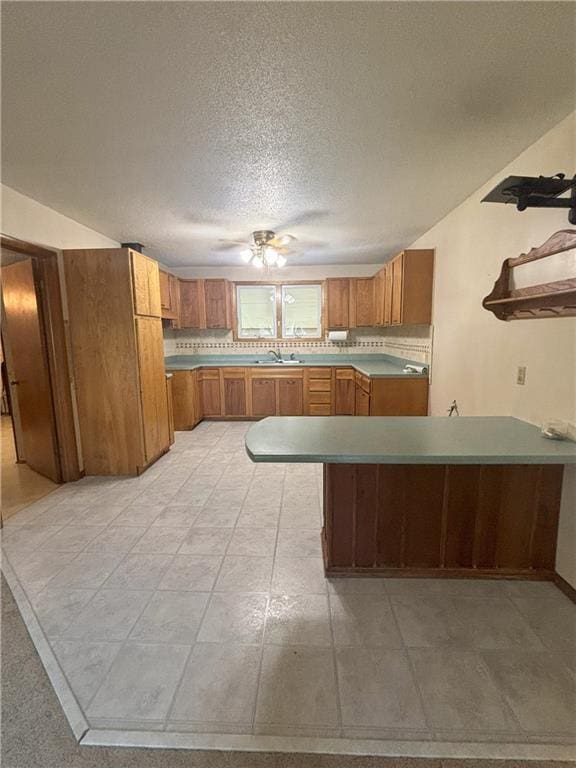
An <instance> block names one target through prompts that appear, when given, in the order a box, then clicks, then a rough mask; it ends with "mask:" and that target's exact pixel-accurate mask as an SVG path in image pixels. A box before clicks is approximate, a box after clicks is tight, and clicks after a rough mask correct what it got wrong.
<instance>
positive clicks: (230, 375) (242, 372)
mask: <svg viewBox="0 0 576 768" xmlns="http://www.w3.org/2000/svg"><path fill="white" fill-rule="evenodd" d="M220 370H221V371H222V376H223V377H224V378H225V379H243V378H244V377H245V376H246V368H221V369H220Z"/></svg>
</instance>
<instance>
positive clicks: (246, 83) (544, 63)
mask: <svg viewBox="0 0 576 768" xmlns="http://www.w3.org/2000/svg"><path fill="white" fill-rule="evenodd" d="M575 12H576V6H574V5H573V4H571V3H549V2H545V3H538V2H532V3H506V2H498V3H489V2H481V3H469V2H462V3H459V2H449V3H440V2H423V3H418V2H392V3H356V2H354V3H344V2H342V3H327V2H323V3H315V2H310V3H250V2H246V3H244V2H239V3H227V2H221V3H195V2H187V3H179V2H167V3H163V2H156V3H139V2H126V3H124V2H114V3H92V2H76V3H72V2H70V3H66V2H63V3H52V2H41V3H30V2H13V3H11V2H5V3H3V7H2V17H3V28H2V37H3V181H4V183H5V184H7V185H8V186H11V187H13V188H14V189H16V190H18V191H20V192H22V193H24V194H26V195H29V196H31V197H33V198H35V199H36V200H39V201H40V202H43V203H45V204H47V205H49V206H51V207H52V208H55V209H56V210H58V211H60V212H62V213H64V214H66V215H68V216H70V217H72V218H73V219H76V220H77V221H79V222H81V223H83V224H86V225H88V226H90V227H92V228H94V229H96V230H98V231H100V232H103V233H104V234H106V235H108V236H110V237H112V238H114V239H117V240H120V241H126V240H139V241H141V242H143V243H145V244H146V246H147V252H148V253H150V254H151V255H154V256H156V257H158V258H161V259H162V260H163V261H164V262H165V263H166V264H169V265H174V266H183V265H192V264H202V265H208V264H209V265H218V264H237V263H238V256H237V251H235V250H230V251H222V250H219V249H218V246H219V241H220V239H221V238H228V237H229V238H239V239H245V238H247V237H248V235H249V233H250V232H251V231H252V230H254V229H258V228H267V227H270V228H273V229H276V230H285V231H289V232H291V233H293V234H294V235H297V236H298V238H299V245H298V247H297V249H296V252H295V254H294V257H293V259H292V260H291V263H293V264H323V263H326V264H328V263H354V262H365V263H376V262H378V261H382V260H383V259H384V258H385V257H387V256H389V255H390V254H391V253H393V252H394V251H395V250H396V249H398V248H400V247H402V246H405V245H407V244H410V243H411V242H412V241H414V240H415V239H416V238H417V237H418V236H419V235H420V234H421V233H423V232H424V231H426V229H428V228H429V227H430V226H431V225H432V224H434V223H435V222H436V221H437V220H438V219H440V218H441V217H442V216H444V215H445V214H446V213H448V212H449V211H450V210H451V209H452V208H454V207H455V206H456V205H457V204H458V203H459V202H461V201H462V200H463V199H464V198H465V197H467V196H468V195H469V194H470V193H472V192H473V191H474V190H475V189H476V188H478V187H479V186H480V185H481V184H482V183H483V182H484V181H486V180H487V179H488V178H490V176H491V175H493V174H494V173H496V172H497V171H498V170H499V169H500V168H502V167H503V166H504V165H505V164H506V163H507V162H509V161H510V160H511V159H512V158H513V157H514V156H515V155H516V154H518V153H519V152H520V151H521V150H522V149H524V148H525V147H526V146H528V145H529V144H530V143H532V142H533V141H534V140H535V139H537V138H538V137H539V136H541V135H542V134H543V133H544V132H545V131H546V130H548V129H549V128H551V127H552V126H553V125H554V124H555V123H557V122H558V121H559V120H561V119H562V118H563V117H564V116H565V115H566V114H568V113H569V112H570V111H571V110H572V109H573V108H574V101H575V92H574V70H575V67H574V52H575V37H574V31H575V27H574V18H575V16H574V14H575ZM567 160H568V158H567ZM546 170H547V171H549V170H552V171H556V170H558V171H562V170H564V171H566V172H574V170H575V169H572V168H568V167H566V168H558V169H546Z"/></svg>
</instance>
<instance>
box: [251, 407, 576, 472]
mask: <svg viewBox="0 0 576 768" xmlns="http://www.w3.org/2000/svg"><path fill="white" fill-rule="evenodd" d="M246 451H247V453H248V455H249V456H250V458H251V459H252V461H257V462H260V461H270V462H288V463H303V462H318V463H343V464H576V443H574V442H570V441H565V440H549V439H547V438H545V437H542V436H541V434H540V429H539V428H538V427H535V426H534V425H533V424H528V423H527V422H525V421H521V420H520V419H514V418H512V417H510V416H471V417H464V416H454V417H452V418H448V417H447V416H437V417H434V416H368V417H367V416H315V417H313V418H310V417H306V416H281V417H278V416H271V417H269V418H267V419H263V420H262V421H260V422H258V423H256V424H254V425H253V426H252V427H250V429H249V430H248V433H247V434H246Z"/></svg>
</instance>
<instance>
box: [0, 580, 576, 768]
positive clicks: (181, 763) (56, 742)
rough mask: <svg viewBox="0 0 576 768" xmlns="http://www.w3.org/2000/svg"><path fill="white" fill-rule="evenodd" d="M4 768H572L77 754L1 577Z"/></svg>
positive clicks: (98, 750)
mask: <svg viewBox="0 0 576 768" xmlns="http://www.w3.org/2000/svg"><path fill="white" fill-rule="evenodd" d="M1 596H2V743H1V753H0V759H1V764H2V766H3V768H519V767H520V766H521V765H526V766H529V768H543V766H544V765H551V766H553V768H568V766H574V765H575V763H560V762H555V763H550V764H546V763H542V762H540V763H538V762H530V763H525V764H523V763H521V762H520V761H515V762H512V761H490V760H462V761H457V760H436V759H430V760H413V759H396V758H394V759H392V758H370V757H349V756H341V757H339V756H333V755H283V754H264V753H246V752H192V751H176V750H160V749H157V750H146V749H126V748H121V749H108V748H105V747H80V746H78V744H77V743H76V741H75V740H74V737H73V736H72V733H71V731H70V729H69V727H68V723H67V722H66V719H65V718H64V715H63V713H62V711H61V709H60V705H59V703H58V700H57V698H56V695H55V693H54V691H53V690H52V687H51V685H50V682H49V680H48V677H47V676H46V673H45V671H44V668H43V666H42V664H41V662H40V659H39V658H38V655H37V654H36V650H35V648H34V646H33V644H32V641H31V640H30V637H29V635H28V632H27V630H26V627H25V626H24V623H23V622H22V619H21V618H20V614H19V612H18V608H17V607H16V604H15V602H14V599H13V597H12V594H11V592H10V589H9V588H8V586H7V584H6V582H5V581H4V578H3V577H2V592H1Z"/></svg>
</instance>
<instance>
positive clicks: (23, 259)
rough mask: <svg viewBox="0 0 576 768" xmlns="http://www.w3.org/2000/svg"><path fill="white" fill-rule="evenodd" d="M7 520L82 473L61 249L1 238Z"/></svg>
mask: <svg viewBox="0 0 576 768" xmlns="http://www.w3.org/2000/svg"><path fill="white" fill-rule="evenodd" d="M1 245H2V251H1V256H2V369H3V375H2V407H3V415H2V505H1V515H2V520H4V519H6V518H7V517H9V516H11V515H13V514H15V512H17V511H18V510H19V509H21V508H22V507H24V506H27V505H28V504H30V503H32V502H33V501H35V500H36V499H38V498H41V497H42V496H44V495H45V494H46V493H49V492H50V491H52V490H54V488H56V487H57V484H58V483H61V482H66V481H69V480H77V479H78V478H79V477H80V476H81V474H82V473H81V468H80V461H79V453H78V448H77V440H76V430H75V426H74V412H73V400H72V390H71V381H70V366H69V360H68V354H67V349H66V338H65V327H64V315H63V304H62V294H61V286H60V278H59V268H58V254H57V253H56V251H52V250H49V249H45V248H42V247H39V246H36V245H33V244H31V243H26V242H23V241H20V240H15V239H13V238H8V237H4V236H2V238H1Z"/></svg>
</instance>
